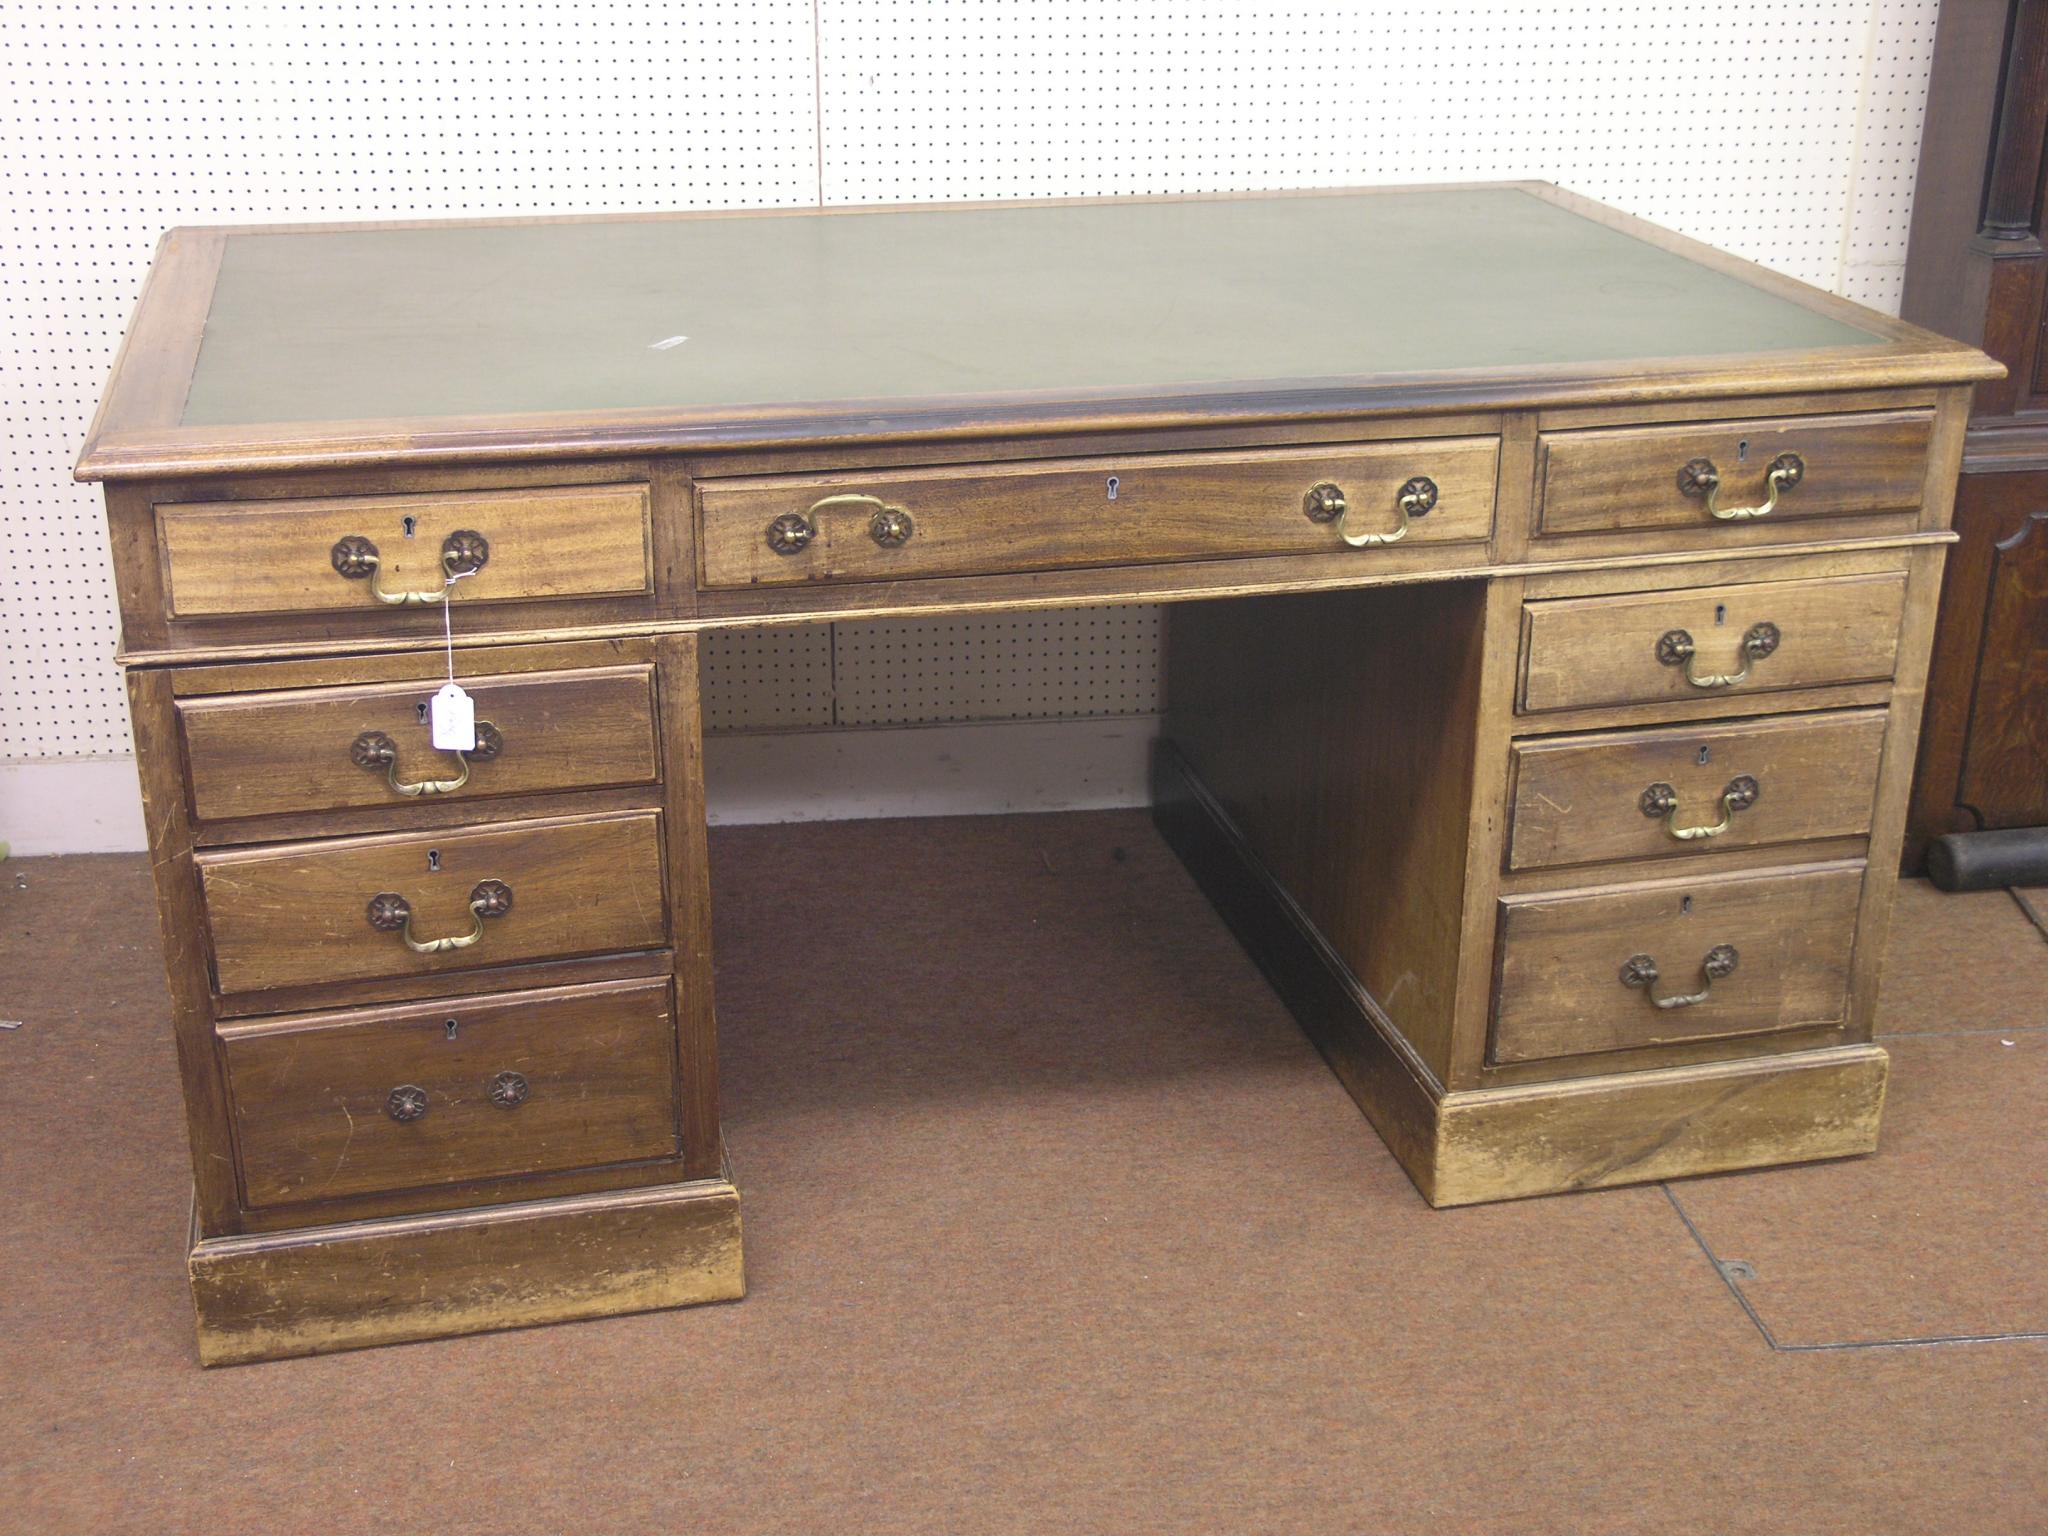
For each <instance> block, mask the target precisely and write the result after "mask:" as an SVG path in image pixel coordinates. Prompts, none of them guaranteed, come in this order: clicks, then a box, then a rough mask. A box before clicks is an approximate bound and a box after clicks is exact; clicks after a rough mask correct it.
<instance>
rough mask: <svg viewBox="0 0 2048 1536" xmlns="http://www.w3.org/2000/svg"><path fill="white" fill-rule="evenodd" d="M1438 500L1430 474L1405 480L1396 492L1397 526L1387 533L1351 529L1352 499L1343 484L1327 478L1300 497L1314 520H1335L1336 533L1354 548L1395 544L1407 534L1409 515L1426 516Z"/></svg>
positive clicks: (1325, 521)
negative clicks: (1346, 494)
mask: <svg viewBox="0 0 2048 1536" xmlns="http://www.w3.org/2000/svg"><path fill="white" fill-rule="evenodd" d="M1436 502H1437V487H1436V482H1435V481H1434V480H1432V479H1430V478H1429V476H1427V475H1417V476H1415V477H1414V478H1413V479H1411V480H1408V481H1406V482H1405V483H1404V484H1403V485H1402V486H1401V489H1400V490H1398V491H1396V492H1395V493H1394V515H1395V523H1394V526H1393V527H1392V528H1391V529H1389V530H1388V531H1386V532H1384V533H1353V532H1352V531H1351V529H1350V526H1349V525H1350V521H1351V503H1350V502H1349V501H1348V500H1347V499H1346V497H1345V495H1344V488H1343V487H1342V486H1341V485H1338V484H1336V483H1335V482H1334V481H1330V480H1324V481H1321V482H1320V483H1318V484H1316V485H1312V486H1310V487H1309V488H1308V491H1307V493H1306V494H1305V495H1304V496H1303V497H1302V498H1301V510H1302V511H1303V512H1304V513H1305V514H1307V517H1308V520H1309V521H1310V522H1312V523H1335V524H1336V525H1337V534H1338V536H1339V537H1340V538H1342V539H1343V540H1344V542H1345V543H1346V544H1349V545H1350V546H1351V547H1352V548H1353V549H1365V548H1367V547H1369V546H1371V545H1375V544H1395V543H1399V542H1400V541H1401V540H1402V539H1405V538H1406V537H1407V536H1408V523H1409V519H1411V518H1416V517H1427V516H1428V515H1429V512H1430V509H1431V508H1433V507H1434V506H1435V505H1436Z"/></svg>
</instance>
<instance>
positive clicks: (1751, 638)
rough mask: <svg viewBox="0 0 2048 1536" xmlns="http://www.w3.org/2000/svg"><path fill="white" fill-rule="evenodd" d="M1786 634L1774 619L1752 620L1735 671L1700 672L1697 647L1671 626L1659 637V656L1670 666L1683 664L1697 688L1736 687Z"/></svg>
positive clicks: (1691, 640)
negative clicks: (1696, 663) (1740, 658)
mask: <svg viewBox="0 0 2048 1536" xmlns="http://www.w3.org/2000/svg"><path fill="white" fill-rule="evenodd" d="M1784 638H1785V637H1784V635H1783V634H1781V633H1780V632H1779V629H1778V626H1777V625H1775V624H1772V623H1768V622H1766V623H1762V624H1752V625H1750V626H1749V629H1748V631H1747V632H1746V633H1744V635H1743V637H1742V667H1741V670H1739V671H1735V672H1699V671H1695V670H1694V663H1695V662H1696V661H1697V660H1698V659H1699V657H1698V647H1697V646H1695V645H1694V644H1693V639H1692V636H1691V635H1690V634H1688V633H1687V632H1686V631H1685V630H1682V629H1669V630H1666V631H1665V632H1664V633H1663V634H1662V635H1659V636H1658V637H1657V660H1658V661H1659V662H1661V663H1662V664H1663V665H1665V666H1667V667H1684V668H1685V680H1686V681H1687V682H1688V683H1691V684H1692V685H1693V687H1695V688H1733V687H1734V686H1735V685H1736V684H1737V683H1739V682H1741V681H1742V680H1743V679H1744V678H1746V677H1748V676H1749V668H1750V664H1751V663H1752V662H1757V661H1761V660H1763V658H1764V657H1766V656H1768V655H1770V654H1771V652H1773V651H1775V650H1776V649H1777V648H1778V643H1779V642H1780V641H1781V640H1783V639H1784Z"/></svg>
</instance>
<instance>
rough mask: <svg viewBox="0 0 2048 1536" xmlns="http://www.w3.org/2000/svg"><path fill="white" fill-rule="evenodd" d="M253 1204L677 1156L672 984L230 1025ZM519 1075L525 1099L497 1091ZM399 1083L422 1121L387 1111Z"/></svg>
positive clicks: (246, 1181) (233, 1086)
mask: <svg viewBox="0 0 2048 1536" xmlns="http://www.w3.org/2000/svg"><path fill="white" fill-rule="evenodd" d="M220 1034H221V1044H222V1050H223V1054H224V1056H225V1059H226V1062H227V1074H228V1091H229V1093H230V1095H231V1096H232V1098H233V1101H234V1110H235V1136H236V1142H237V1145H238V1147H239V1151H240V1161H241V1169H242V1187H243V1191H244V1194H245V1196H246V1198H247V1200H248V1202H249V1204H250V1205H252V1206H266V1205H276V1204H280V1203H284V1202H290V1201H303V1200H318V1199H325V1198H328V1197H331V1196H341V1195H355V1194H367V1193H372V1192H375V1191H378V1190H386V1189H407V1188H417V1187H420V1186H424V1185H431V1184H449V1183H456V1182H459V1181H461V1180H464V1179H483V1178H502V1177H506V1176H509V1175H514V1174H522V1173H540V1172H544V1171H547V1170H551V1169H563V1168H589V1167H595V1166H598V1165H600V1164H604V1163H623V1162H631V1161H633V1160H636V1159H641V1158H660V1157H673V1156H675V1155H676V1151H677V1135H676V1102H675V1023H674V1013H673V1009H672V1008H671V1006H670V985H669V983H668V982H667V981H665V980H663V981H635V982H614V983H612V984H610V985H607V986H600V987H573V988H563V989H559V990H553V991H546V992H523V993H514V994H510V995H506V996H500V997H465V998H454V999H450V1000H448V1001H445V1002H441V1003H435V1004H431V1005H423V1006H419V1007H411V1008H384V1009H375V1010H368V1011H362V1012H353V1013H342V1014H330V1015H321V1016H313V1017H299V1018H294V1019H287V1020H273V1021H265V1022H262V1023H252V1024H238V1025H230V1026H227V1027H224V1028H223V1029H222V1030H221V1032H220ZM506 1072H512V1073H517V1074H518V1075H519V1076H520V1078H522V1079H523V1080H524V1082H525V1084H526V1096H525V1098H524V1099H523V1101H521V1102H519V1103H518V1104H516V1105H512V1106H510V1107H506V1106H503V1105H500V1104H499V1103H496V1102H494V1101H493V1100H492V1097H491V1088H492V1084H493V1082H494V1081H495V1080H496V1079H497V1078H498V1076H499V1074H501V1073H506ZM400 1086H406V1087H413V1088H417V1089H419V1090H420V1092H421V1093H422V1094H423V1095H424V1096H425V1097H424V1102H425V1105H426V1110H425V1113H424V1114H422V1115H420V1116H419V1117H418V1118H417V1119H414V1120H409V1121H404V1122H401V1121H399V1120H396V1119H393V1118H392V1116H391V1114H390V1113H389V1097H390V1095H391V1093H392V1091H393V1090H394V1089H396V1088H398V1087H400Z"/></svg>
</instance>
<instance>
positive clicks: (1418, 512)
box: [698, 437, 1499, 587]
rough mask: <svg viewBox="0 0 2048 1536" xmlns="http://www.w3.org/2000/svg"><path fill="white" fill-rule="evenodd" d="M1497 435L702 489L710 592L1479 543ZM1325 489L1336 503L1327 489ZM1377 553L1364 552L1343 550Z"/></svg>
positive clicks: (778, 479)
mask: <svg viewBox="0 0 2048 1536" xmlns="http://www.w3.org/2000/svg"><path fill="white" fill-rule="evenodd" d="M1498 454H1499V445H1498V441H1497V440H1496V439H1494V438H1491V437H1464V438H1440V439H1436V440H1433V441H1423V442H1389V443H1363V444H1350V445H1343V446H1334V447H1319V448H1299V449H1295V448H1287V449H1271V450H1263V451H1243V452H1235V453H1181V454H1153V455H1145V456H1136V457H1130V458H1123V459H1069V460H1062V461H1060V462H1058V463H1053V464H1048V463H1036V464H1016V465H975V466H969V467H965V468H958V469H930V470H899V471H894V472H891V471H887V470H882V471H877V472H876V473H874V474H873V475H864V476H858V477H855V476H847V475H781V476H772V477H763V478H758V479H734V480H712V481H705V482H703V483H702V484H700V485H699V487H698V497H699V502H700V505H701V508H702V538H701V540H700V542H699V547H700V548H701V549H702V551H703V555H702V559H703V577H704V583H705V585H706V586H711V587H743V586H753V585H775V584H787V583H795V582H807V581H883V580H889V579H891V578H896V577H909V576H965V575H980V574H990V573H996V572H1002V571H1034V570H1050V569H1054V568H1057V567H1063V566H1087V565H1116V564H1128V563H1132V562H1151V561H1166V560H1211V559H1229V558H1233V557H1240V556H1249V555H1304V554H1330V553H1333V552H1342V551H1344V550H1345V549H1346V548H1347V547H1348V546H1347V545H1346V543H1345V540H1344V537H1343V536H1342V535H1341V534H1340V532H1339V529H1340V527H1341V528H1342V529H1344V530H1345V531H1347V532H1349V533H1350V534H1352V535H1354V536H1355V535H1362V534H1367V533H1380V534H1384V533H1392V532H1394V531H1395V530H1396V529H1397V528H1398V527H1399V526H1400V520H1401V516H1402V513H1401V510H1400V502H1401V500H1402V493H1403V490H1404V488H1405V487H1407V486H1408V484H1409V482H1410V481H1411V480H1414V479H1416V478H1417V477H1423V478H1425V479H1427V481H1428V482H1429V484H1430V486H1431V487H1432V488H1433V489H1432V490H1430V491H1429V492H1427V493H1417V494H1418V495H1419V496H1420V497H1421V500H1429V501H1431V503H1432V504H1431V505H1429V506H1428V508H1427V509H1426V510H1422V509H1421V500H1417V501H1414V502H1411V508H1412V509H1413V510H1414V515H1412V516H1410V517H1409V519H1408V531H1407V533H1406V534H1405V535H1403V537H1402V540H1401V542H1405V543H1409V544H1436V543H1455V542H1459V541H1466V542H1478V541H1482V540H1485V539H1486V538H1488V537H1489V536H1490V535H1491V534H1492V531H1493V492H1494V479H1495V463H1496V460H1497V458H1498ZM1319 486H1335V487H1337V489H1338V492H1339V493H1340V494H1341V498H1342V503H1343V512H1342V514H1341V516H1339V515H1337V513H1336V510H1335V503H1334V502H1333V501H1332V500H1331V499H1330V497H1329V496H1328V494H1327V493H1325V494H1324V495H1322V496H1319V497H1317V498H1315V501H1314V509H1315V511H1316V513H1317V514H1319V515H1322V514H1329V515H1328V516H1327V517H1326V518H1325V519H1324V520H1318V519H1317V517H1312V516H1311V515H1310V512H1309V507H1310V498H1311V493H1312V492H1314V491H1315V490H1316V488H1317V487H1319ZM1354 552H1355V553H1356V554H1357V555H1358V557H1359V558H1360V559H1362V560H1365V559H1370V558H1371V556H1372V553H1373V550H1372V549H1371V548H1359V549H1357V550H1355V551H1354Z"/></svg>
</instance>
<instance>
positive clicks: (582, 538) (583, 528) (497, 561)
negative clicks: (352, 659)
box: [156, 485, 654, 619]
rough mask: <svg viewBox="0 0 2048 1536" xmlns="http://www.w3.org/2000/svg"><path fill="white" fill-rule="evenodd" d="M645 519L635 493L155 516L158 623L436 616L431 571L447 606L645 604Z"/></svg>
mask: <svg viewBox="0 0 2048 1536" xmlns="http://www.w3.org/2000/svg"><path fill="white" fill-rule="evenodd" d="M648 506H649V503H648V491H647V487H646V486H645V485H577V486H554V487H544V488H540V489H536V490H526V491H466V492H465V491H440V492H432V493H422V494H419V495H406V496H342V497H330V498H321V499H305V500H282V501H206V502H174V503H159V504H158V506H157V509H156V516H157V531H158V536H159V538H160V539H161V541H162V546H163V560H164V591H165V593H166V596H167V600H168V602H169V605H170V611H171V616H172V617H174V618H181V619H206V618H227V617H233V616H237V615H242V614H256V613H305V612H317V611H326V610H330V609H342V610H357V611H370V612H375V611H378V610H380V609H382V608H384V607H386V606H390V604H389V602H388V599H389V598H391V597H397V596H402V595H405V594H415V595H422V594H423V595H425V596H426V597H427V598H428V600H430V601H432V602H434V603H439V602H440V600H441V598H440V593H441V588H442V587H443V585H444V571H447V570H451V569H456V570H459V569H465V568H468V569H470V570H471V574H469V575H466V576H464V577H462V578H461V579H460V580H458V581H457V582H456V583H455V585H454V586H453V587H452V588H450V589H449V596H450V600H451V601H452V602H453V603H455V604H456V605H458V606H460V605H463V604H468V603H501V602H521V601H527V600H531V599H539V598H557V597H604V596H632V595H635V594H643V593H649V592H652V591H653V590H654V587H653V578H652V571H653V562H652V559H651V556H650V553H649V523H648ZM408 528H410V530H411V532H410V535H408V533H407V529H408ZM479 556H481V558H482V563H481V564H476V563H475V562H476V560H477V559H478V557H479ZM444 562H446V563H444ZM379 592H382V593H384V594H385V597H384V598H381V599H380V597H379V596H378V595H377V594H378V593H379Z"/></svg>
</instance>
